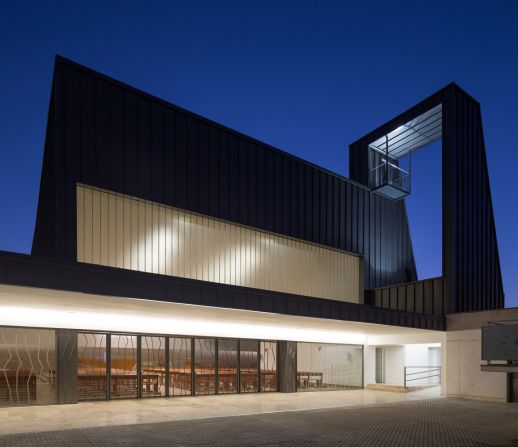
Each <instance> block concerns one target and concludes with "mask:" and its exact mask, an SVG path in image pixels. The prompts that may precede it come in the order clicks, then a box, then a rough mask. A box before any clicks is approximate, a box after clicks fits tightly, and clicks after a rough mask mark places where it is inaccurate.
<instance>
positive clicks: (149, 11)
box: [0, 0, 518, 306]
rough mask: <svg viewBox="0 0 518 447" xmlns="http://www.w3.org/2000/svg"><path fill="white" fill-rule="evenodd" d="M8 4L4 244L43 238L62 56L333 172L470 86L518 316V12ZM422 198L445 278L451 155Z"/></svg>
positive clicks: (423, 170) (416, 6)
mask: <svg viewBox="0 0 518 447" xmlns="http://www.w3.org/2000/svg"><path fill="white" fill-rule="evenodd" d="M73 3H74V2H65V1H63V2H52V1H45V2H41V1H37V2H32V3H31V2H30V1H26V2H3V3H2V6H1V8H0V54H1V59H0V60H1V61H2V62H1V64H0V101H1V104H0V205H1V206H0V210H1V211H0V213H1V214H0V249H1V250H8V251H16V252H24V253H28V252H29V251H30V247H31V243H32V234H33V230H34V221H35V213H36V204H37V195H38V188H39V177H40V173H41V162H42V155H43V142H44V135H45V123H46V118H47V111H48V103H49V95H50V84H51V77H52V67H53V60H54V55H55V54H61V55H63V56H65V57H68V58H70V59H73V60H75V61H77V62H79V63H81V64H84V65H87V66H89V67H91V68H94V69H96V70H99V71H101V72H103V73H106V74H108V75H110V76H112V77H115V78H117V79H119V80H121V81H123V82H126V83H128V84H131V85H133V86H135V87H138V88H140V89H143V90H145V91H147V92H149V93H152V94H154V95H157V96H159V97H162V98H164V99H166V100H168V101H171V102H173V103H175V104H177V105H179V106H182V107H185V108H187V109H190V110H192V111H194V112H196V113H198V114H201V115H203V116H206V117H208V118H210V119H213V120H215V121H217V122H220V123H222V124H225V125H227V126H229V127H232V128H234V129H236V130H239V131H241V132H244V133H246V134H249V135H251V136H253V137H256V138H258V139H259V140H262V141H265V142H267V143H270V144H272V145H274V146H277V147H279V148H281V149H284V150H286V151H288V152H291V153H293V154H296V155H298V156H300V157H303V158H306V159H308V160H310V161H312V162H314V163H317V164H319V165H322V166H324V167H326V168H328V169H330V170H332V171H335V172H338V173H340V174H344V175H348V172H349V168H348V144H349V143H351V142H352V141H354V140H356V139H357V138H359V137H361V136H362V135H364V134H366V133H367V132H369V131H370V130H372V129H373V128H375V127H377V126H378V125H379V124H382V123H383V122H385V121H387V120H388V119H389V118H391V117H393V116H394V115H396V114H398V113H399V112H401V111H403V110H405V109H406V108H408V107H410V106H412V105H413V104H414V103H416V102H418V101H419V100H420V99H422V98H424V97H426V96H428V95H430V94H431V93H433V92H434V91H436V90H438V89H440V88H441V87H443V86H444V85H445V84H447V83H449V82H451V81H455V82H457V83H458V84H459V85H460V86H462V87H463V88H464V89H465V90H467V91H468V92H469V93H470V94H471V95H473V96H474V97H475V98H477V99H478V100H479V101H480V103H481V104H482V114H483V119H484V134H485V139H486V148H487V156H488V163H489V173H490V181H491V188H492V195H493V205H494V211H495V217H496V227H497V233H498V241H499V249H500V257H501V263H502V269H503V279H504V289H505V292H506V305H507V306H518V268H517V266H516V256H515V253H516V251H517V249H518V235H517V233H518V232H517V231H516V227H517V225H516V224H517V217H518V203H517V200H516V199H515V197H516V191H515V190H514V188H513V185H514V184H516V182H515V177H516V172H517V169H516V167H517V166H518V143H517V142H516V138H515V137H513V134H512V131H513V129H516V127H517V118H518V117H517V113H516V110H517V106H518V87H517V80H518V25H517V24H518V2H514V1H507V2H500V1H491V2H474V1H469V2H467V1H466V2H464V1H451V0H450V1H447V2H443V1H434V2H424V3H420V2H415V1H412V2H366V1H365V2H359V1H357V2H351V4H348V2H345V1H344V2H326V1H322V0H319V1H313V2H310V1H298V2H279V1H274V2H269V1H263V0H262V1H256V2H248V1H237V0H236V1H232V2H227V1H211V2H198V1H188V2H173V1H164V2H162V3H161V2H149V1H148V2H142V3H137V2H131V1H126V2H120V3H116V2H110V1H103V2H99V3H96V2H77V4H75V5H74V4H73ZM412 174H413V179H412V196H411V198H410V199H408V200H407V204H408V208H409V218H410V223H411V231H412V236H413V243H414V251H415V255H416V259H417V264H418V273H419V276H420V278H426V277H431V276H437V275H440V272H441V259H440V254H441V236H440V234H441V228H440V218H441V216H440V213H441V208H440V145H439V144H433V145H431V146H429V147H427V148H426V149H423V150H422V151H419V152H417V153H416V154H415V156H414V159H413V172H412Z"/></svg>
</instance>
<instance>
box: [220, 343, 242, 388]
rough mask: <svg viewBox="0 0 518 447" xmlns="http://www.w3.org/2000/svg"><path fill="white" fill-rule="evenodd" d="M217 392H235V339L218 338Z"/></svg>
mask: <svg viewBox="0 0 518 447" xmlns="http://www.w3.org/2000/svg"><path fill="white" fill-rule="evenodd" d="M218 393H219V394H230V393H237V340H228V339H220V340H218Z"/></svg>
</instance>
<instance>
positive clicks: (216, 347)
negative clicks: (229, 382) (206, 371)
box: [214, 338, 219, 394]
mask: <svg viewBox="0 0 518 447" xmlns="http://www.w3.org/2000/svg"><path fill="white" fill-rule="evenodd" d="M214 355H215V358H214V394H219V371H218V370H219V358H218V357H219V340H218V339H217V338H215V339H214Z"/></svg>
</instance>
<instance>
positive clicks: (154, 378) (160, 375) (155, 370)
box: [141, 336, 165, 397]
mask: <svg viewBox="0 0 518 447" xmlns="http://www.w3.org/2000/svg"><path fill="white" fill-rule="evenodd" d="M141 377H142V388H141V396H142V397H160V396H165V338H164V337H147V336H142V338H141Z"/></svg>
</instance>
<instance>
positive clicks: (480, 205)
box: [350, 84, 504, 313]
mask: <svg viewBox="0 0 518 447" xmlns="http://www.w3.org/2000/svg"><path fill="white" fill-rule="evenodd" d="M438 104H442V111H443V112H442V113H443V115H442V132H443V133H442V204H443V205H442V206H443V212H442V219H443V222H442V226H443V232H442V233H443V255H442V266H443V278H444V299H445V302H447V303H448V308H447V309H446V312H447V313H448V312H466V311H474V310H485V309H497V308H501V307H503V306H504V292H503V285H502V276H501V272H500V259H499V256H498V244H497V239H496V231H495V221H494V216H493V206H492V201H491V190H490V187H489V176H488V169H487V160H486V152H485V145H484V136H483V129H482V117H481V111H480V104H479V103H478V102H477V101H475V100H474V99H473V98H472V97H471V96H469V95H468V94H467V93H465V92H464V91H463V90H462V89H461V88H459V87H458V86H457V85H455V84H450V85H448V86H447V87H445V88H443V89H442V90H440V91H438V92H437V93H435V94H434V95H432V96H430V97H429V98H427V99H425V100H424V101H422V102H420V103H419V104H417V105H416V106H415V107H412V108H411V109H409V110H407V111H406V112H404V113H402V114H401V115H399V116H397V117H396V118H394V119H393V120H391V121H389V122H388V123H386V124H384V125H383V126H381V127H379V128H378V129H376V130H374V131H373V132H371V133H369V134H368V135H366V136H364V137H363V138H361V139H360V140H358V141H356V142H355V143H353V144H351V146H350V175H351V178H352V179H353V180H356V181H358V182H361V183H363V184H365V185H367V184H368V172H369V166H368V144H369V143H370V142H372V141H374V140H376V139H377V138H379V137H381V136H382V135H385V134H387V133H388V132H390V131H391V130H393V129H396V128H397V127H399V126H400V125H402V124H404V123H406V122H408V121H410V120H411V119H414V118H415V117H416V116H419V115H421V114H422V113H424V112H426V111H427V110H430V109H431V108H433V107H435V106H437V105H438ZM425 150H426V149H425Z"/></svg>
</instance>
